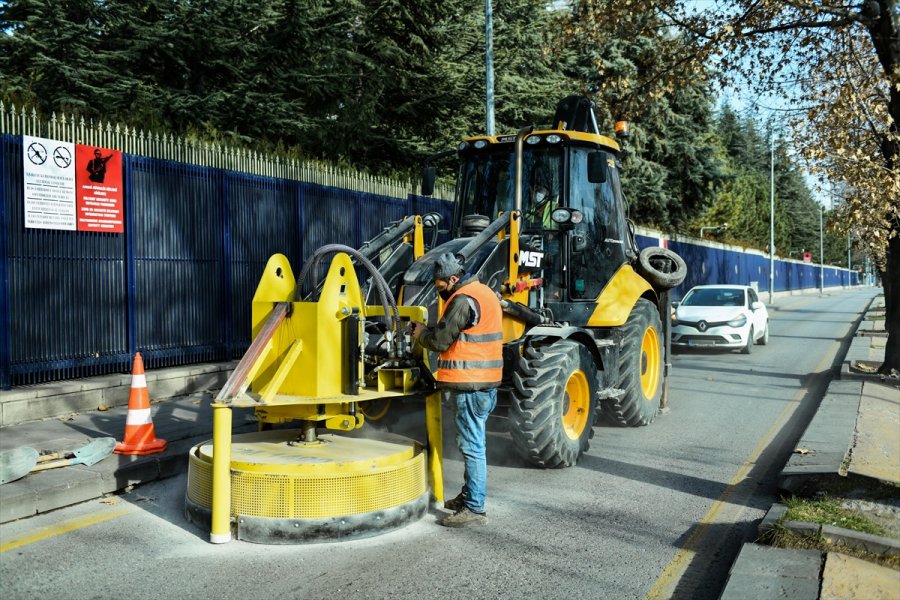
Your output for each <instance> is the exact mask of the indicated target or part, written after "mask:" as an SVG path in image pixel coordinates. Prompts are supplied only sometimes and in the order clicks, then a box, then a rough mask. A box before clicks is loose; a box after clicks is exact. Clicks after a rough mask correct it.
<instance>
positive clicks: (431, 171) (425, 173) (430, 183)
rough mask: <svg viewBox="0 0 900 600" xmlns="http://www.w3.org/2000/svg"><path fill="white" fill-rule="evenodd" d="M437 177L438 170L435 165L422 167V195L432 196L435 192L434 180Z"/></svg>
mask: <svg viewBox="0 0 900 600" xmlns="http://www.w3.org/2000/svg"><path fill="white" fill-rule="evenodd" d="M436 177H437V170H436V169H435V168H434V167H425V168H424V169H422V195H423V196H431V195H432V194H434V180H435V178H436Z"/></svg>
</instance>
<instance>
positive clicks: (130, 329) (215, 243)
mask: <svg viewBox="0 0 900 600" xmlns="http://www.w3.org/2000/svg"><path fill="white" fill-rule="evenodd" d="M123 171H124V173H123V175H124V179H123V181H124V193H125V198H124V220H125V232H124V233H122V234H115V233H99V232H77V231H60V230H49V229H26V228H25V225H24V214H23V211H24V208H23V206H24V201H23V182H22V138H21V136H18V135H8V134H2V135H0V173H2V175H3V179H2V185H0V236H2V237H0V281H2V283H3V287H2V289H0V386H2V387H3V388H4V389H8V388H9V387H10V386H18V385H27V384H34V383H42V382H47V381H54V380H61V379H71V378H79V377H86V376H91V375H100V374H104V373H116V372H121V373H128V372H130V369H131V366H132V359H133V355H134V353H135V352H137V351H140V352H141V353H142V355H143V357H144V362H145V365H146V366H147V368H158V367H163V366H176V365H186V364H193V363H199V362H207V361H217V360H229V359H232V358H237V357H239V356H241V355H242V353H243V352H244V351H245V349H246V348H247V347H248V346H249V344H250V341H251V339H250V334H251V332H250V303H251V299H252V297H253V293H254V292H255V290H256V286H257V283H258V282H259V277H260V276H261V274H262V271H263V268H264V267H265V264H266V261H267V260H268V258H269V257H270V256H271V255H272V254H275V253H277V252H280V253H282V254H284V255H285V256H287V257H288V259H289V260H290V261H291V264H292V265H293V266H294V269H295V270H296V271H297V272H298V273H299V270H300V267H301V266H302V264H303V261H304V260H305V259H306V258H307V257H308V256H310V255H311V254H312V253H313V252H314V251H315V250H316V248H318V247H320V246H322V245H324V244H328V243H341V244H345V245H349V246H353V247H359V246H360V245H361V244H362V243H363V242H365V241H366V240H367V239H370V238H372V237H374V236H375V235H376V234H377V233H379V232H380V231H381V229H382V228H383V227H385V226H386V225H388V224H389V223H390V222H391V221H396V220H398V219H400V218H402V217H404V216H406V215H411V214H423V213H426V212H438V213H441V214H442V216H443V217H444V218H445V219H447V220H449V218H450V214H451V210H452V204H451V203H450V202H446V201H443V200H435V199H432V198H425V197H419V196H415V195H409V196H407V197H406V198H392V197H388V196H383V195H377V194H372V193H365V192H358V191H351V190H346V189H340V188H336V187H330V186H326V185H321V184H312V183H303V182H299V181H293V180H288V179H280V178H275V177H264V176H259V175H249V174H245V173H239V172H235V171H230V170H226V169H221V168H212V167H199V166H194V165H189V164H185V163H178V162H173V161H168V160H161V159H157V158H146V157H140V156H135V155H131V154H124V155H123Z"/></svg>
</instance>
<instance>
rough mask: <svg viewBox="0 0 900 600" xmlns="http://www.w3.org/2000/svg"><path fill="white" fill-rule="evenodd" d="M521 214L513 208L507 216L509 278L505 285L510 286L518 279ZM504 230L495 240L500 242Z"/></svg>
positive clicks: (513, 285)
mask: <svg viewBox="0 0 900 600" xmlns="http://www.w3.org/2000/svg"><path fill="white" fill-rule="evenodd" d="M521 217H522V214H521V213H520V212H519V211H517V210H514V211H513V212H512V214H511V215H510V217H509V278H508V279H507V280H506V285H508V286H509V287H510V288H513V287H515V285H516V281H517V280H518V279H519V220H520V219H521ZM503 237H504V232H503V231H500V233H498V234H497V238H498V239H497V241H498V242H502V241H503Z"/></svg>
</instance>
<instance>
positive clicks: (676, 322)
mask: <svg viewBox="0 0 900 600" xmlns="http://www.w3.org/2000/svg"><path fill="white" fill-rule="evenodd" d="M676 325H678V315H676V314H675V313H672V327H675V326H676Z"/></svg>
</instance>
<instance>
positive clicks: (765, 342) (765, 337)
mask: <svg viewBox="0 0 900 600" xmlns="http://www.w3.org/2000/svg"><path fill="white" fill-rule="evenodd" d="M768 344H769V322H768V321H766V328H765V330H764V331H763V334H762V336H761V337H760V338H759V345H760V346H766V345H768Z"/></svg>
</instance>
